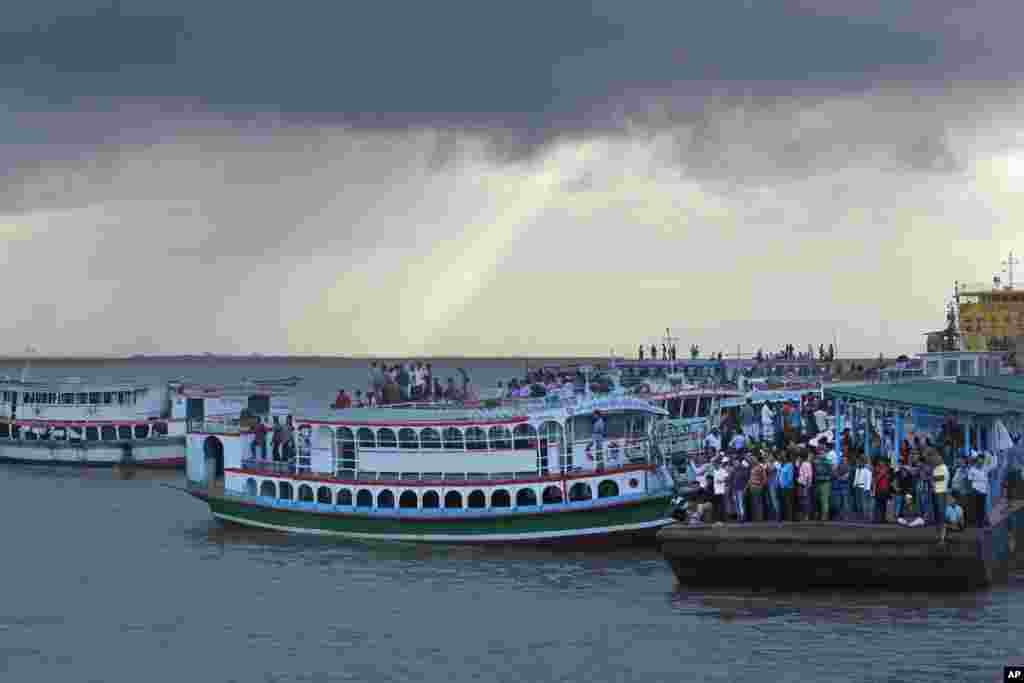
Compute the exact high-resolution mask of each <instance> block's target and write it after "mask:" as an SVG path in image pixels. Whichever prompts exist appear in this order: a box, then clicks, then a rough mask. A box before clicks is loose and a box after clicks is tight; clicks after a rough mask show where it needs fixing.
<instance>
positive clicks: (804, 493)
mask: <svg viewBox="0 0 1024 683" xmlns="http://www.w3.org/2000/svg"><path fill="white" fill-rule="evenodd" d="M813 479H814V470H813V468H812V467H811V457H810V455H808V454H806V453H804V454H801V455H799V456H797V484H798V485H799V487H800V490H799V495H800V521H808V522H809V521H811V520H812V519H813V517H814V512H813V510H814V501H813V498H814V496H813V494H812V492H811V485H812V483H813Z"/></svg>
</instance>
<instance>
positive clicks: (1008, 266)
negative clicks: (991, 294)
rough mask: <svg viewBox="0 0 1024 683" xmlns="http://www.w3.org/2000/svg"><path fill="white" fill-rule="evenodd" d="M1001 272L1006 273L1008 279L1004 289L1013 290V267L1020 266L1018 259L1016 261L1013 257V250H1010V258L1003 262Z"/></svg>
mask: <svg viewBox="0 0 1024 683" xmlns="http://www.w3.org/2000/svg"><path fill="white" fill-rule="evenodd" d="M1002 265H1003V272H1004V273H1006V275H1007V277H1008V278H1009V282H1008V283H1007V287H1006V289H1013V267H1014V266H1019V265H1020V259H1017V258H1015V257H1014V255H1013V250H1012V249H1011V250H1010V256H1009V258H1007V259H1006V260H1005V261H1003V264H1002Z"/></svg>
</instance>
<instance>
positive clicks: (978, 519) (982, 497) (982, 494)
mask: <svg viewBox="0 0 1024 683" xmlns="http://www.w3.org/2000/svg"><path fill="white" fill-rule="evenodd" d="M991 467H992V465H991V464H987V463H982V462H981V460H980V458H979V457H978V451H971V456H970V465H969V466H968V468H967V477H968V479H970V482H971V499H972V500H971V503H972V505H971V508H972V509H973V514H972V517H973V518H974V520H975V525H976V526H977V527H978V528H979V529H981V528H983V527H987V526H988V525H989V520H988V514H987V513H986V510H985V503H986V500H987V498H988V496H989V481H988V473H989V469H991Z"/></svg>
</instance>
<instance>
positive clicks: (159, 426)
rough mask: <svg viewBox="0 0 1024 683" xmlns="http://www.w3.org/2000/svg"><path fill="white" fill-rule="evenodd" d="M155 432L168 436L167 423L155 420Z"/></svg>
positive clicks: (157, 434)
mask: <svg viewBox="0 0 1024 683" xmlns="http://www.w3.org/2000/svg"><path fill="white" fill-rule="evenodd" d="M153 433H154V435H155V436H167V423H166V422H154V423H153Z"/></svg>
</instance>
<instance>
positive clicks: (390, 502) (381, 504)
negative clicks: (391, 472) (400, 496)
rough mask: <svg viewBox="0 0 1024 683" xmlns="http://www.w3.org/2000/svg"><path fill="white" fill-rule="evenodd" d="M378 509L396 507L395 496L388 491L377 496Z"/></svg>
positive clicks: (385, 490)
mask: <svg viewBox="0 0 1024 683" xmlns="http://www.w3.org/2000/svg"><path fill="white" fill-rule="evenodd" d="M377 507H378V508H393V507H395V494H393V493H391V491H389V490H388V489H384V490H383V491H381V492H380V493H378V494H377Z"/></svg>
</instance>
